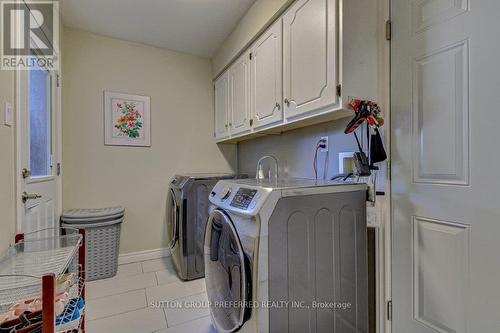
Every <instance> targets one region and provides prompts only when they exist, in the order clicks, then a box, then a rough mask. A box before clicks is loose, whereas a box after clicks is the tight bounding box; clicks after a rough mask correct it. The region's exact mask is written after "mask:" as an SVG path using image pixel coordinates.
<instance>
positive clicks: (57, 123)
mask: <svg viewBox="0 0 500 333" xmlns="http://www.w3.org/2000/svg"><path fill="white" fill-rule="evenodd" d="M57 57H59V55H57ZM59 61H60V60H59ZM28 73H29V71H27V70H16V71H15V74H14V95H15V110H16V115H15V119H16V121H15V144H14V154H15V167H14V170H15V190H16V194H15V205H16V214H15V216H16V217H15V219H16V222H15V225H16V228H15V230H16V233H17V234H19V233H22V232H23V230H22V219H23V210H24V203H23V202H22V197H21V196H22V193H21V192H22V188H23V183H24V179H23V177H22V171H21V170H22V168H23V151H24V147H23V146H22V144H23V137H22V136H23V134H22V131H23V126H24V125H23V117H21V110H22V108H26V107H27V106H28V105H29V104H28V101H27V99H28V91H27V88H28V86H27V85H26V84H25V83H26V82H29V81H28V80H27V79H26V78H25V79H24V80H23V78H22V76H27V75H28ZM52 75H53V80H54V81H53V82H54V83H53V85H52V86H53V91H52V99H53V110H52V112H53V113H52V117H53V118H52V131H53V143H52V149H53V154H52V155H53V158H52V163H53V166H54V168H55V172H56V174H55V175H54V176H53V177H54V179H55V182H56V200H55V202H56V208H55V213H56V216H57V217H58V216H60V215H61V213H62V177H61V173H59V172H58V170H59V171H60V166H61V161H62V115H61V104H62V103H61V100H62V98H61V74H60V69H59V70H57V71H55V72H54V73H52ZM23 81H24V82H23Z"/></svg>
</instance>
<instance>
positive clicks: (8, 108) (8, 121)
mask: <svg viewBox="0 0 500 333" xmlns="http://www.w3.org/2000/svg"><path fill="white" fill-rule="evenodd" d="M3 119H4V124H5V126H9V127H10V126H12V125H13V124H14V111H13V110H12V104H10V103H9V102H5V106H4V111H3Z"/></svg>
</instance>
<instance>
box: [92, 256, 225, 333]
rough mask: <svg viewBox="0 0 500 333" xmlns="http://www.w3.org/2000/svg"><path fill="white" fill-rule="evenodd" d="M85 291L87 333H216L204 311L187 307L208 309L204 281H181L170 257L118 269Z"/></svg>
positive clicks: (206, 310) (207, 312)
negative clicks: (205, 305) (114, 273)
mask: <svg viewBox="0 0 500 333" xmlns="http://www.w3.org/2000/svg"><path fill="white" fill-rule="evenodd" d="M86 289H87V310H86V313H87V330H86V331H87V332H89V333H115V332H116V333H153V332H155V333H215V330H214V329H213V328H212V325H211V323H210V318H209V311H208V309H207V308H206V307H196V308H189V307H190V306H192V305H199V304H203V303H205V304H206V302H207V296H206V293H205V281H204V280H203V279H200V280H195V281H190V282H182V281H181V280H179V279H178V278H177V275H176V273H175V270H174V268H173V266H172V263H171V261H170V258H162V259H156V260H148V261H143V262H138V263H132V264H125V265H120V266H119V267H118V274H117V275H116V276H115V277H114V278H111V279H106V280H99V281H93V282H89V283H87V288H86ZM170 301H173V303H172V305H170V306H169V304H170V303H168V304H167V303H166V302H170ZM161 302H163V303H161ZM173 305H177V306H178V305H183V307H180V308H176V307H175V306H173Z"/></svg>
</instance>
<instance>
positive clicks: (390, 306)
mask: <svg viewBox="0 0 500 333" xmlns="http://www.w3.org/2000/svg"><path fill="white" fill-rule="evenodd" d="M387 320H388V321H392V301H387Z"/></svg>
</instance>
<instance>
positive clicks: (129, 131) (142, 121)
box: [104, 91, 151, 147]
mask: <svg viewBox="0 0 500 333" xmlns="http://www.w3.org/2000/svg"><path fill="white" fill-rule="evenodd" d="M150 108H151V101H150V97H149V96H142V95H132V94H124V93H117V92H112V91H104V145H106V146H136V147H151V109H150Z"/></svg>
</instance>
